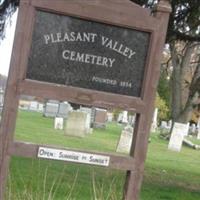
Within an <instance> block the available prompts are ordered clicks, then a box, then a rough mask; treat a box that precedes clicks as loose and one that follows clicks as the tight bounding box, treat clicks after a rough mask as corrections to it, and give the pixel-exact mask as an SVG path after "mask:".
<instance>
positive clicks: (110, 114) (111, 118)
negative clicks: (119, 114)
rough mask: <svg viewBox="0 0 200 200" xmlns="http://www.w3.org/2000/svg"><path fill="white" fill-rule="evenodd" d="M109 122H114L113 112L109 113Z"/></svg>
mask: <svg viewBox="0 0 200 200" xmlns="http://www.w3.org/2000/svg"><path fill="white" fill-rule="evenodd" d="M107 120H108V122H112V121H113V113H111V112H108V113H107Z"/></svg>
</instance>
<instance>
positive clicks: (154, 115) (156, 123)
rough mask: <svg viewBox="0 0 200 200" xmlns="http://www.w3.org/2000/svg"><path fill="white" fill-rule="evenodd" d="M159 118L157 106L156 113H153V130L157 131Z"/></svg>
mask: <svg viewBox="0 0 200 200" xmlns="http://www.w3.org/2000/svg"><path fill="white" fill-rule="evenodd" d="M157 118H158V108H155V110H154V114H153V122H152V125H151V131H152V132H155V131H156V128H157V127H158V122H157Z"/></svg>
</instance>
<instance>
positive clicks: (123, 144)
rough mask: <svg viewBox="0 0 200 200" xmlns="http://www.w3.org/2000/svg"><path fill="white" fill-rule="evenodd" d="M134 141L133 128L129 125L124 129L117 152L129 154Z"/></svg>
mask: <svg viewBox="0 0 200 200" xmlns="http://www.w3.org/2000/svg"><path fill="white" fill-rule="evenodd" d="M132 139H133V127H131V126H130V125H128V126H126V127H125V128H124V130H122V133H121V136H120V139H119V142H118V145H117V152H119V153H128V154H129V153H130V149H131V144H132Z"/></svg>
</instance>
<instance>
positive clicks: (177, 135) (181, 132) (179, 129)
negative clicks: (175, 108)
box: [168, 122, 189, 152]
mask: <svg viewBox="0 0 200 200" xmlns="http://www.w3.org/2000/svg"><path fill="white" fill-rule="evenodd" d="M188 131H189V123H188V124H182V123H177V122H175V123H174V127H173V130H172V134H171V138H170V141H169V145H168V149H170V150H172V151H178V152H179V151H180V150H181V147H182V143H183V139H184V137H185V136H187V135H188Z"/></svg>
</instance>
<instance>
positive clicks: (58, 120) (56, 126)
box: [54, 117, 63, 130]
mask: <svg viewBox="0 0 200 200" xmlns="http://www.w3.org/2000/svg"><path fill="white" fill-rule="evenodd" d="M54 129H60V130H63V118H62V117H56V118H55V120H54Z"/></svg>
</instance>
